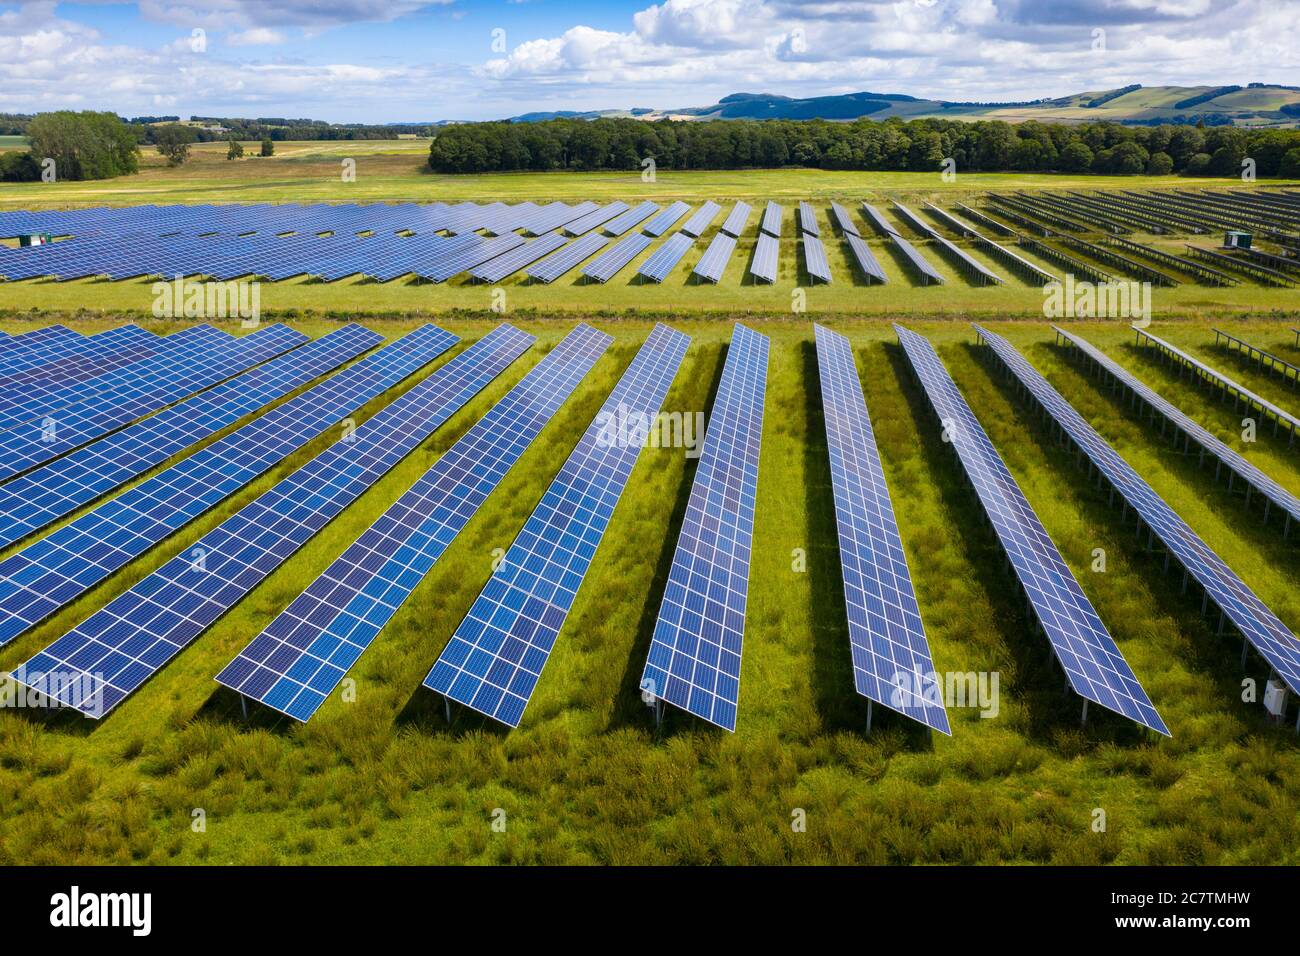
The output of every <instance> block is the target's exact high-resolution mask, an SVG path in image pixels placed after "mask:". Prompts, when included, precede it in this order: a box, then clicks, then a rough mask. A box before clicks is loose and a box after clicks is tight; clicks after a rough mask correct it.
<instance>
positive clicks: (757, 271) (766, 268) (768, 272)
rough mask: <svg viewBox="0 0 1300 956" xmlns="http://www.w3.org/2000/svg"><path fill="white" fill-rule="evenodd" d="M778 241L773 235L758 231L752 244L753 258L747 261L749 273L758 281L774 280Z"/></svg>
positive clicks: (778, 247)
mask: <svg viewBox="0 0 1300 956" xmlns="http://www.w3.org/2000/svg"><path fill="white" fill-rule="evenodd" d="M779 252H780V243H779V242H778V241H777V239H776V237H775V236H772V235H769V234H768V233H765V232H764V233H760V234H759V236H758V242H757V243H755V245H754V258H753V260H752V261H751V262H750V263H749V274H750V275H752V276H753V277H754V278H755V279H758V280H759V281H760V282H775V281H776V265H777V254H778V253H779Z"/></svg>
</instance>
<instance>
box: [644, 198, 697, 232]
mask: <svg viewBox="0 0 1300 956" xmlns="http://www.w3.org/2000/svg"><path fill="white" fill-rule="evenodd" d="M690 211H691V207H690V206H689V205H688V204H686V203H684V202H681V201H680V200H679V201H677V202H674V203H673V204H672V205H671V206H669V207H668V208H667V209H665V210H664V211H663V212H661V213H659V214H658V215H657V216H655V217H654V218H653V219H651V220H650V221H649V222H648V223H646V224H645V228H644V229H643V230H642V232H644V233H645V234H646V235H648V236H653V237H654V238H656V239H658V238H659V237H660V236H662V235H663V234H664V233H665V232H667V231H668V230H669V229H671V228H672V227H673V225H674V224H675V223H676V222H677V220H679V219H681V218H682V216H684V215H686V214H687V213H688V212H690Z"/></svg>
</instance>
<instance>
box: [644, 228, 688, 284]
mask: <svg viewBox="0 0 1300 956" xmlns="http://www.w3.org/2000/svg"><path fill="white" fill-rule="evenodd" d="M694 244H695V240H694V239H692V238H691V237H690V236H688V235H686V234H685V233H684V232H675V233H673V234H672V235H671V236H669V237H668V238H667V239H665V240H664V243H663V245H661V246H660V247H659V248H658V249H656V250H655V251H654V252H653V253H652V254H651V256H650V258H649V259H647V260H646V261H645V262H643V263H641V268H640V270H639V274H640V275H643V276H645V277H646V278H647V279H650V280H652V281H654V282H663V281H664V279H666V278H668V273H670V272H672V271H673V269H674V268H675V267H676V265H677V263H679V262H681V261H682V256H684V255H686V250H687V249H689V248H690V247H691V246H692V245H694Z"/></svg>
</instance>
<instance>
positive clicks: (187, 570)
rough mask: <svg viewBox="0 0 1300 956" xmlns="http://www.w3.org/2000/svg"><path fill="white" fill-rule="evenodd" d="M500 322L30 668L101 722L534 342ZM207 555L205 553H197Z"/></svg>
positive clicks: (28, 680) (24, 676)
mask: <svg viewBox="0 0 1300 956" xmlns="http://www.w3.org/2000/svg"><path fill="white" fill-rule="evenodd" d="M532 342H533V337H532V336H530V335H526V334H524V333H523V332H520V331H519V330H517V329H514V328H511V327H510V326H500V327H498V328H497V329H495V330H493V331H492V332H491V333H489V334H488V335H487V336H484V338H483V339H481V340H479V341H478V342H476V343H475V344H474V345H472V346H471V347H470V348H468V349H466V350H465V351H464V352H462V353H461V354H460V355H458V356H456V358H454V359H452V360H451V361H450V362H448V363H446V364H445V365H443V366H442V367H441V368H439V369H438V370H437V371H436V372H434V373H433V374H432V375H430V376H429V377H428V378H426V379H424V380H423V381H422V382H420V383H419V384H418V385H416V386H415V387H414V388H412V389H411V390H410V391H408V392H406V393H405V394H404V395H403V396H402V397H401V398H399V399H397V400H396V401H394V402H393V403H392V404H390V405H388V406H387V407H386V408H384V409H383V410H382V411H380V412H379V413H377V414H376V415H375V416H374V417H372V418H371V419H369V420H368V421H366V422H365V424H363V425H361V426H360V427H359V428H357V430H356V431H355V432H354V433H352V434H351V435H348V436H345V437H343V438H341V439H340V440H338V441H337V442H335V443H334V444H333V445H331V446H330V447H329V448H327V449H326V450H325V451H323V452H321V453H320V454H319V455H317V456H316V457H315V458H313V459H312V460H311V461H310V462H308V463H307V464H305V465H303V466H302V467H301V468H299V469H298V470H297V471H295V472H294V473H293V474H291V475H289V476H288V477H286V478H284V479H282V480H281V481H280V482H278V483H277V484H276V485H275V486H274V487H272V488H271V489H270V490H269V491H267V492H265V493H263V494H262V495H261V496H259V497H258V498H257V499H256V500H254V501H252V502H251V503H249V504H248V505H245V506H244V507H243V508H241V509H240V510H239V511H238V512H237V513H235V514H234V515H232V516H231V517H230V518H227V519H226V520H225V521H224V522H222V523H221V525H219V526H218V527H217V528H215V529H214V530H213V531H210V532H208V533H207V534H205V535H204V536H203V537H202V538H200V539H199V540H198V541H197V542H196V543H195V544H194V545H193V547H191V548H189V549H187V551H186V552H184V553H182V554H180V555H178V556H177V557H175V558H173V559H172V560H171V561H169V562H168V563H167V564H164V565H163V566H162V567H161V568H159V569H158V570H157V571H155V572H154V573H153V574H151V575H149V576H148V577H147V578H145V579H144V580H143V581H141V582H140V583H139V584H137V585H135V586H134V587H132V588H131V589H130V590H129V591H127V592H126V593H124V594H122V595H120V596H119V597H117V598H115V599H113V600H112V601H110V602H109V603H108V604H107V605H106V606H105V607H104V608H102V609H101V610H99V611H97V612H96V613H95V614H93V615H91V616H90V617H89V618H88V619H87V620H86V621H84V622H83V623H82V624H81V625H79V626H78V627H76V628H74V629H73V630H71V631H69V632H68V633H67V634H65V635H64V636H63V637H61V638H59V639H58V640H57V641H55V642H54V643H53V644H51V645H50V646H49V647H47V648H46V649H45V650H43V651H41V652H40V653H39V654H37V655H36V656H35V657H33V658H32V659H31V660H29V661H27V662H26V663H25V664H23V665H22V666H21V667H20V668H19V669H18V670H17V671H16V672H15V678H16V679H17V680H18V681H20V682H22V683H25V684H27V685H28V686H32V687H41V686H43V685H45V684H49V683H51V681H49V680H48V679H47V676H46V675H48V674H50V673H56V674H58V675H60V677H59V683H60V685H62V686H60V687H59V689H58V690H57V691H56V692H54V693H53V694H52V696H54V698H55V699H56V700H58V701H59V702H60V703H62V704H63V705H64V706H67V707H72V708H75V709H78V710H81V711H82V712H83V713H85V714H86V715H87V716H90V717H96V718H98V717H102V716H103V715H104V714H106V713H108V712H109V711H111V710H112V709H113V708H114V707H116V706H117V705H118V704H119V703H121V701H122V700H124V699H125V698H126V696H127V695H129V694H130V693H131V692H132V691H134V690H136V689H137V688H138V687H139V686H140V685H141V684H143V683H144V682H145V681H146V680H148V679H149V678H150V677H151V676H153V674H155V673H156V672H157V671H158V670H159V669H160V668H161V667H162V666H163V665H164V664H166V662H167V661H169V660H170V659H171V658H172V657H173V656H175V654H176V653H177V652H179V651H180V649H181V648H182V647H184V646H185V645H187V644H188V643H189V642H190V641H192V640H194V638H195V637H197V636H198V635H199V634H200V633H201V632H202V631H203V630H204V628H206V627H207V626H208V625H210V624H212V622H213V621H215V620H217V618H219V617H220V616H221V615H222V614H224V613H225V612H226V611H228V610H229V609H230V608H231V607H233V606H234V604H235V603H237V602H238V601H239V600H240V599H241V598H242V597H243V596H244V595H245V594H247V593H248V592H249V591H250V590H251V589H252V588H253V587H254V586H256V585H257V584H258V583H260V582H261V581H262V580H264V579H265V577H266V576H267V575H268V574H270V573H271V571H273V570H274V569H275V568H277V567H278V566H279V565H280V564H281V563H282V562H284V561H285V560H286V559H287V558H288V557H289V556H290V555H292V554H293V553H294V552H296V551H297V550H298V549H299V548H300V547H302V545H304V544H305V543H306V542H307V541H308V540H310V538H311V537H312V536H313V535H314V534H315V533H316V532H317V531H319V530H320V529H321V528H323V527H324V526H325V525H326V524H327V523H328V522H329V521H330V520H332V519H333V518H334V517H335V516H337V515H338V514H339V513H340V512H341V511H343V509H344V508H346V507H347V506H348V505H350V504H351V503H352V502H354V501H355V500H356V499H357V498H358V497H360V495H361V494H362V492H364V491H365V490H366V489H367V488H369V487H370V486H371V485H372V484H374V482H375V481H377V480H378V479H379V478H380V477H381V476H382V475H384V474H385V473H386V472H387V471H389V470H390V469H391V468H392V467H393V466H395V465H396V464H397V463H398V462H400V461H401V460H402V459H403V458H405V457H406V455H407V454H408V453H410V452H411V451H412V450H413V449H414V448H415V447H416V446H418V445H419V444H420V442H422V441H423V440H424V439H425V438H427V437H428V436H429V435H430V434H432V432H433V431H434V430H435V429H437V428H438V427H439V426H440V425H441V424H442V423H443V422H445V421H446V420H447V419H448V418H449V417H451V415H452V414H453V413H454V412H455V411H457V410H458V409H460V408H461V407H463V406H464V404H465V403H466V402H468V401H469V400H470V399H471V398H472V397H473V396H474V395H476V394H477V393H478V392H479V391H480V390H481V389H482V388H483V387H484V386H485V385H487V383H488V382H490V381H491V380H492V379H493V378H495V377H496V376H497V375H498V374H500V373H501V372H502V371H503V370H504V369H505V368H506V367H507V366H508V365H509V364H510V363H511V362H513V361H514V360H515V359H516V358H517V357H518V356H519V355H520V354H522V353H523V352H524V351H526V350H527V349H528V347H529V346H530V345H531V344H532ZM196 556H197V557H196Z"/></svg>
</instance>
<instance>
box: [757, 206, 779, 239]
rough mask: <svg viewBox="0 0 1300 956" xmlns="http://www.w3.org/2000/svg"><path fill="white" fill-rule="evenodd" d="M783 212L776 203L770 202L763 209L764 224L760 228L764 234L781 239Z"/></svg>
mask: <svg viewBox="0 0 1300 956" xmlns="http://www.w3.org/2000/svg"><path fill="white" fill-rule="evenodd" d="M782 215H783V212H782V210H781V207H780V206H779V205H778V204H777V203H774V202H770V201H769V202H768V204H767V206H765V207H764V209H763V222H762V224H761V225H760V226H759V229H760V230H761V231H762V232H765V233H767V234H768V235H769V236H772V237H773V238H774V239H780V238H781V216H782Z"/></svg>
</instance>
